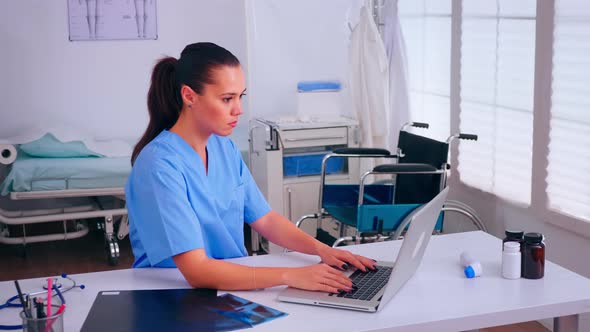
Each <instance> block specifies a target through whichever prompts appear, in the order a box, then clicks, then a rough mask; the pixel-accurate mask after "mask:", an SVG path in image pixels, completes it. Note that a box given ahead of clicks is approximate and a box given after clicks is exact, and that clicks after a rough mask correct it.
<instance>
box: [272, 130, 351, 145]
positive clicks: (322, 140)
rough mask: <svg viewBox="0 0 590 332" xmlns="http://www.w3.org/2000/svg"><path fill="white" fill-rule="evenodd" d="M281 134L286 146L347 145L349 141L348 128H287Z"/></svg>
mask: <svg viewBox="0 0 590 332" xmlns="http://www.w3.org/2000/svg"><path fill="white" fill-rule="evenodd" d="M281 136H282V140H283V144H284V147H285V148H298V147H306V146H325V145H345V144H347V143H348V128H347V127H331V128H320V129H298V130H285V131H282V132H281Z"/></svg>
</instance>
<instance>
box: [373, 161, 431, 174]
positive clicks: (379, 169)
mask: <svg viewBox="0 0 590 332" xmlns="http://www.w3.org/2000/svg"><path fill="white" fill-rule="evenodd" d="M438 171H440V170H439V169H437V168H436V167H434V166H432V165H429V164H411V163H403V164H385V165H379V166H375V167H374V168H373V172H375V173H415V172H432V173H435V172H438Z"/></svg>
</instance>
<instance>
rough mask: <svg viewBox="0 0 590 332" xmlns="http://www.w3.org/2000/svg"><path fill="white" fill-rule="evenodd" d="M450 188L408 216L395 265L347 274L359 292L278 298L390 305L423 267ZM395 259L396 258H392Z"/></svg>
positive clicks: (346, 305)
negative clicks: (427, 248) (423, 258)
mask: <svg viewBox="0 0 590 332" xmlns="http://www.w3.org/2000/svg"><path fill="white" fill-rule="evenodd" d="M448 192H449V188H448V187H447V188H445V189H444V190H443V191H441V192H440V193H439V194H438V195H437V196H436V197H434V198H433V199H432V200H431V201H430V202H428V203H426V204H424V205H422V206H421V207H419V208H417V209H416V210H414V211H413V212H412V214H410V216H408V218H411V222H410V227H409V228H408V231H407V232H406V235H405V238H404V240H403V242H402V246H401V248H400V250H399V254H398V255H397V260H396V262H395V263H394V262H386V261H378V262H377V271H370V270H369V272H366V273H363V272H362V271H360V270H353V271H347V272H345V274H346V275H347V276H348V277H349V278H351V279H352V281H354V283H355V284H356V285H357V286H358V289H356V290H353V291H350V292H346V293H340V294H330V293H324V292H315V291H306V290H301V289H296V288H291V287H289V288H286V289H285V290H284V291H282V292H281V293H280V294H279V296H278V299H279V300H280V301H284V302H292V303H302V304H310V305H316V306H322V307H332V308H340V309H350V310H359V311H367V312H377V311H380V310H381V309H383V307H384V306H385V305H386V304H387V302H389V301H390V300H391V299H392V298H393V296H394V295H395V294H396V293H397V292H398V291H399V290H400V289H401V288H402V286H403V285H404V284H405V283H406V281H408V280H409V279H410V278H411V277H412V276H413V275H414V273H415V272H416V270H417V269H418V266H420V262H421V261H422V257H423V256H424V251H425V250H426V246H428V242H429V241H430V237H431V236H432V232H433V231H434V226H435V225H436V221H437V220H438V217H439V215H440V211H441V209H442V206H443V203H444V201H445V199H446V197H447V194H448ZM392 258H394V257H392Z"/></svg>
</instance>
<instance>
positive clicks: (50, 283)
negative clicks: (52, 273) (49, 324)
mask: <svg viewBox="0 0 590 332" xmlns="http://www.w3.org/2000/svg"><path fill="white" fill-rule="evenodd" d="M52 286H53V279H52V278H47V317H51V289H52V288H53V287H52Z"/></svg>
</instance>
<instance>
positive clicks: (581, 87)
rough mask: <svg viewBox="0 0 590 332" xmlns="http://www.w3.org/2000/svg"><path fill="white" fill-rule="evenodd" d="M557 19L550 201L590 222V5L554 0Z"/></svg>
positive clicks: (557, 208) (553, 206) (551, 205)
mask: <svg viewBox="0 0 590 332" xmlns="http://www.w3.org/2000/svg"><path fill="white" fill-rule="evenodd" d="M554 21H555V26H554V34H553V36H554V44H553V71H552V83H551V86H552V95H551V119H550V128H551V129H550V132H549V139H550V141H549V155H548V169H547V198H548V205H549V209H551V210H554V211H557V212H560V213H565V214H568V215H571V216H574V217H577V218H581V219H584V220H587V221H590V56H589V55H588V54H590V7H589V6H588V3H587V1H586V0H556V1H555V20H554Z"/></svg>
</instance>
